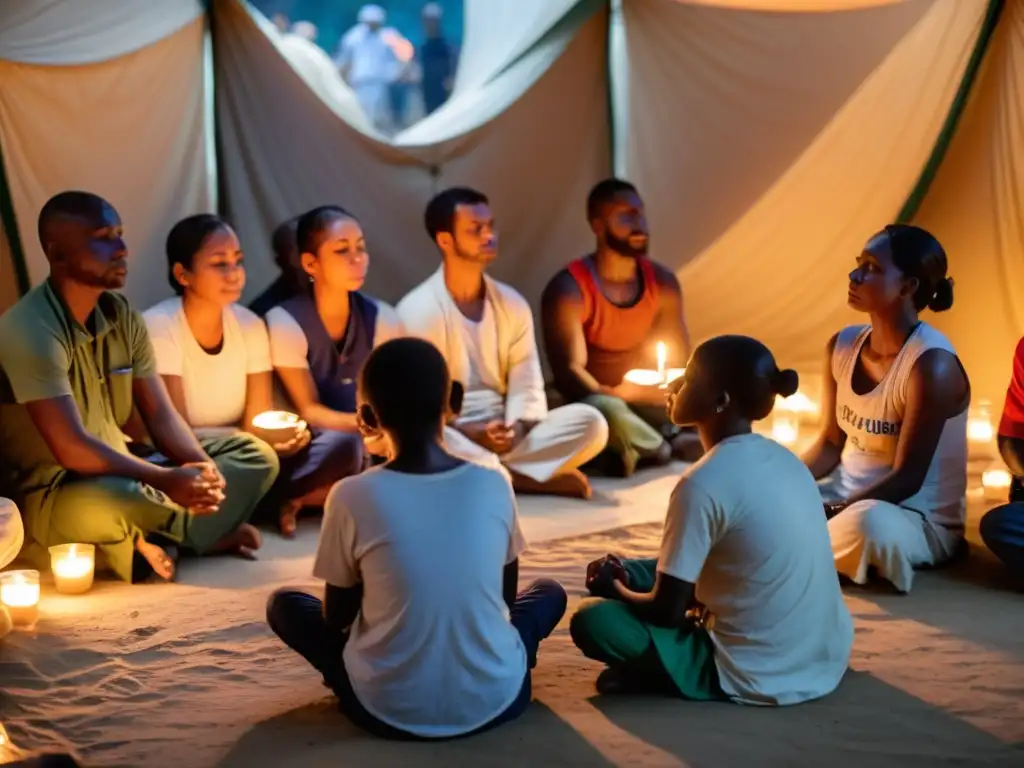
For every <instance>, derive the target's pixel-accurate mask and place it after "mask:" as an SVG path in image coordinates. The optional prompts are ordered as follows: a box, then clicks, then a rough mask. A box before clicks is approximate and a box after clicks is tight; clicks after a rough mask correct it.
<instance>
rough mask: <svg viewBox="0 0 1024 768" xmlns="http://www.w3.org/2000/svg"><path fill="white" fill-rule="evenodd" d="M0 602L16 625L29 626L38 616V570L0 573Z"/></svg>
mask: <svg viewBox="0 0 1024 768" xmlns="http://www.w3.org/2000/svg"><path fill="white" fill-rule="evenodd" d="M0 603H3V605H4V607H5V608H7V612H8V613H9V614H10V616H11V622H12V623H13V624H14V626H16V627H31V626H32V625H34V624H35V623H36V619H38V618H39V571H6V572H5V573H0Z"/></svg>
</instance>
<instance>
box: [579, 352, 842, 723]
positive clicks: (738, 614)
mask: <svg viewBox="0 0 1024 768" xmlns="http://www.w3.org/2000/svg"><path fill="white" fill-rule="evenodd" d="M670 387H671V390H670V395H669V402H668V411H669V415H670V417H671V419H672V422H673V423H674V424H677V425H678V426H684V427H686V426H696V428H697V433H698V435H699V436H700V440H701V444H702V445H703V446H704V450H705V451H706V453H705V454H704V456H703V458H701V459H700V461H698V462H697V463H696V464H694V465H693V466H691V467H690V468H689V469H688V470H687V471H686V472H685V474H684V475H683V476H682V478H680V480H679V484H678V485H677V486H676V488H675V490H674V491H673V493H672V498H671V500H670V501H669V505H668V514H667V516H666V518H665V531H664V533H663V534H662V542H661V552H660V553H659V556H658V558H657V560H622V559H621V558H619V557H617V556H615V555H608V556H607V557H605V558H602V559H601V560H597V561H595V562H593V563H591V564H590V566H589V567H588V569H587V586H588V588H589V589H590V591H591V593H592V594H594V595H595V596H598V597H603V598H608V599H605V600H602V601H598V602H592V603H590V604H588V605H584V606H583V607H581V608H580V610H579V611H578V612H577V613H576V615H575V616H573V618H572V622H571V624H570V632H571V634H572V638H573V641H574V642H575V643H576V645H577V646H578V647H579V648H580V650H581V651H583V653H584V654H585V655H586V656H588V657H590V658H592V659H596V660H598V661H602V662H604V663H605V664H607V665H608V669H607V670H605V671H604V672H603V673H602V674H601V676H600V677H599V678H598V690H599V691H601V692H602V693H615V692H621V691H630V692H661V693H667V694H670V695H675V696H682V697H683V698H687V699H692V700H701V701H707V700H723V699H727V700H731V701H736V702H740V703H745V704H761V705H784V704H798V703H800V702H804V701H809V700H811V699H816V698H819V697H821V696H824V695H826V694H828V693H830V692H831V691H833V690H834V689H835V688H836V686H837V685H838V684H839V681H840V680H841V679H842V677H843V675H844V673H845V672H846V668H847V664H848V663H849V658H850V649H851V647H852V645H853V621H852V619H851V618H850V613H849V611H848V610H847V608H846V605H845V603H844V602H843V596H842V593H841V591H840V589H839V582H838V579H837V578H836V574H835V569H834V567H833V565H832V555H831V551H830V549H829V538H828V530H827V527H826V524H825V519H824V516H823V515H822V513H821V498H820V496H819V494H818V488H817V486H816V485H815V482H814V478H813V477H811V473H810V472H808V471H807V468H806V467H805V466H804V465H803V464H802V463H801V462H800V459H799V458H798V457H797V456H795V455H794V454H793V453H792V452H790V451H789V450H788V449H786V448H784V447H783V446H781V445H779V444H778V443H776V442H774V441H772V440H769V439H768V438H766V437H762V436H761V435H757V434H755V433H753V432H752V430H751V422H753V421H757V420H760V419H763V418H765V417H766V416H768V414H769V413H770V412H771V410H772V406H773V405H774V402H775V398H776V396H777V395H782V396H788V395H791V394H793V393H794V392H795V391H796V389H797V375H796V372H795V371H791V370H786V371H780V370H779V369H778V367H777V366H776V364H775V360H774V359H773V357H772V355H771V352H769V351H768V349H767V348H765V346H764V345H763V344H761V343H760V342H758V341H755V340H754V339H751V338H747V337H745V336H719V337H717V338H714V339H711V340H710V341H707V342H705V343H704V344H702V345H701V346H700V347H698V348H697V350H696V351H695V352H694V353H693V356H692V357H691V358H690V361H689V364H688V365H687V368H686V373H685V374H684V375H683V377H682V378H680V379H678V380H676V382H674V383H673V384H672V385H670Z"/></svg>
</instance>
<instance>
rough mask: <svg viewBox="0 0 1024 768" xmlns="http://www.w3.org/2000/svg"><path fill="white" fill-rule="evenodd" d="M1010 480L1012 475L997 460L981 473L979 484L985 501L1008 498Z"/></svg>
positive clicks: (1011, 480)
mask: <svg viewBox="0 0 1024 768" xmlns="http://www.w3.org/2000/svg"><path fill="white" fill-rule="evenodd" d="M1012 482H1013V476H1012V475H1011V474H1010V472H1009V470H1007V469H1006V467H1004V466H1003V465H1002V464H1000V463H999V462H996V463H995V464H993V465H992V466H991V467H989V468H988V469H986V470H985V471H984V472H982V473H981V485H982V488H983V489H984V492H985V499H986V500H987V501H1006V500H1007V499H1008V498H1009V494H1010V484H1011V483H1012Z"/></svg>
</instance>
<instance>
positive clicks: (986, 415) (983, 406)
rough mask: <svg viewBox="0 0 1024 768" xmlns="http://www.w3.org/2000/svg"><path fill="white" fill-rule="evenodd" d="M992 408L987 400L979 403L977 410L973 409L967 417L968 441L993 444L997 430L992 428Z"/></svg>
mask: <svg viewBox="0 0 1024 768" xmlns="http://www.w3.org/2000/svg"><path fill="white" fill-rule="evenodd" d="M991 413H992V411H991V406H990V405H989V403H988V401H987V400H982V401H981V402H980V403H978V407H977V408H976V409H971V411H970V412H969V413H968V416H967V439H968V440H969V441H971V442H972V443H981V444H986V443H991V442H992V439H993V438H994V437H995V429H994V428H993V426H992V415H991Z"/></svg>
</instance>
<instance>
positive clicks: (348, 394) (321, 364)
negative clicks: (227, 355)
mask: <svg viewBox="0 0 1024 768" xmlns="http://www.w3.org/2000/svg"><path fill="white" fill-rule="evenodd" d="M348 296H349V306H350V307H351V310H350V312H349V317H348V325H347V326H346V327H345V335H344V336H343V337H342V338H341V340H340V341H338V342H337V343H335V342H334V341H332V340H331V337H330V335H329V334H328V333H327V329H326V328H324V324H323V321H322V320H321V319H320V314H319V313H318V312H317V311H316V303H315V302H314V301H313V298H312V297H311V296H308V295H305V294H303V295H301V296H295V297H293V298H291V299H288V300H287V301H285V302H282V303H281V304H280V305H279V306H280V307H281V309H283V310H285V311H286V312H287V313H288V314H289V315H291V316H292V317H293V318H295V322H297V323H298V324H299V327H300V328H302V331H303V333H305V334H306V344H307V348H306V361H307V362H308V363H309V372H310V374H311V375H312V376H313V381H314V382H315V383H316V389H317V394H318V395H319V396H320V402H321V403H322V404H323V405H325V406H327V407H328V408H331V409H332V410H335V411H340V412H341V413H355V410H356V378H357V377H358V375H359V369H360V367H362V365H363V361H365V360H366V358H367V357H368V356H369V355H370V352H371V351H373V337H374V332H375V330H376V327H377V311H378V310H377V304H376V303H375V302H374V301H373V300H372V299H369V298H367V297H366V296H363V295H362V294H361V293H350V294H349V295H348Z"/></svg>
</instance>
